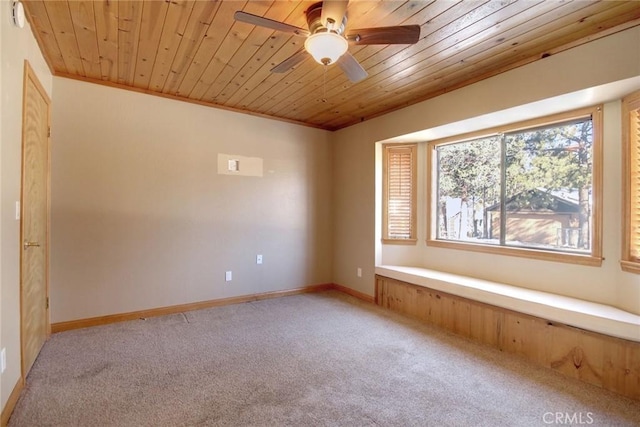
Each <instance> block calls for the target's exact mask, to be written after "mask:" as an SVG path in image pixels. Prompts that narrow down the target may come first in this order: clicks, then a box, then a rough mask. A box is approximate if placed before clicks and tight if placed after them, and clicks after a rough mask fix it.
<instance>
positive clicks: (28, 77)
mask: <svg viewBox="0 0 640 427" xmlns="http://www.w3.org/2000/svg"><path fill="white" fill-rule="evenodd" d="M29 81H31V82H32V83H33V85H34V86H35V89H36V90H37V91H38V94H39V95H40V96H42V98H43V99H44V100H45V102H46V104H47V128H48V130H49V132H48V135H47V162H46V165H47V184H46V187H47V188H46V197H47V204H46V206H47V208H46V209H47V220H46V227H47V231H46V233H45V236H46V237H45V244H44V250H45V253H44V260H45V261H44V262H45V293H46V295H45V297H46V298H47V305H46V316H45V317H46V322H47V324H46V331H47V337H46V338H47V339H48V338H49V336H50V335H51V319H50V314H49V313H50V311H49V303H48V301H49V243H50V240H51V239H50V233H51V98H49V95H48V94H47V91H46V90H45V89H44V86H42V83H40V80H39V79H38V76H37V75H36V73H35V71H34V70H33V68H32V67H31V64H30V63H29V61H28V60H26V59H25V61H24V74H23V85H22V122H21V125H22V132H21V138H22V141H21V143H22V148H21V150H22V156H21V162H22V164H21V170H20V241H19V242H18V244H19V250H20V372H21V375H22V380H23V381H25V380H26V378H27V374H28V372H25V366H24V355H25V351H24V345H25V331H24V325H23V322H22V315H23V312H24V307H23V298H22V295H23V279H24V278H23V273H22V272H23V262H24V248H23V246H22V245H23V242H24V238H25V236H24V235H23V232H24V229H23V221H24V185H25V154H26V153H25V139H26V126H25V123H26V121H27V114H26V106H27V86H28V82H29Z"/></svg>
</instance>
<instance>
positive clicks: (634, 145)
mask: <svg viewBox="0 0 640 427" xmlns="http://www.w3.org/2000/svg"><path fill="white" fill-rule="evenodd" d="M622 136H623V143H624V150H623V158H624V163H623V171H624V176H623V183H624V187H623V198H624V212H623V226H624V229H623V246H622V261H621V264H622V269H623V270H625V271H630V272H634V273H640V92H635V93H633V94H631V95H629V96H627V97H625V98H624V99H623V100H622Z"/></svg>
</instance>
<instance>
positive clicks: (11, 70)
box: [0, 0, 52, 408]
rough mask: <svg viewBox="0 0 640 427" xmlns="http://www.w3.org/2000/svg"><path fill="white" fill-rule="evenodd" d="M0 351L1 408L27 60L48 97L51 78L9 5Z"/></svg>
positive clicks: (16, 283) (0, 5)
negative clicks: (0, 354)
mask: <svg viewBox="0 0 640 427" xmlns="http://www.w3.org/2000/svg"><path fill="white" fill-rule="evenodd" d="M0 40H1V41H0V43H1V46H0V59H1V60H0V66H1V67H2V70H1V74H0V78H1V84H0V94H1V96H2V99H1V102H0V203H1V207H2V209H0V237H1V239H0V253H1V255H2V256H1V257H0V295H1V301H0V328H1V331H0V348H6V351H7V370H6V371H5V372H4V374H2V376H1V380H2V381H1V384H0V402H1V406H2V408H4V406H5V403H6V401H7V399H8V398H9V394H10V393H11V391H12V390H13V388H14V386H15V385H16V382H17V381H18V380H19V379H20V375H21V373H20V221H17V220H16V219H15V216H14V212H15V202H16V201H17V200H20V176H21V163H22V160H21V159H22V133H21V132H22V87H23V85H22V81H23V71H24V60H25V59H27V60H29V63H30V64H31V66H32V68H33V69H34V70H35V73H36V75H37V76H38V79H39V80H40V82H41V83H42V85H43V86H44V88H45V90H46V91H47V93H48V94H49V95H50V96H51V93H52V91H51V87H52V76H51V73H50V71H49V68H48V67H47V65H46V63H45V61H44V59H43V57H42V54H41V53H40V49H39V48H38V45H37V43H36V41H35V38H34V37H33V34H32V33H31V29H30V27H29V24H27V25H26V26H25V27H24V28H22V29H19V28H17V27H15V26H13V25H12V24H11V2H10V1H6V0H3V1H1V2H0Z"/></svg>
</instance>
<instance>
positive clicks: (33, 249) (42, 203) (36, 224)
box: [20, 61, 51, 378]
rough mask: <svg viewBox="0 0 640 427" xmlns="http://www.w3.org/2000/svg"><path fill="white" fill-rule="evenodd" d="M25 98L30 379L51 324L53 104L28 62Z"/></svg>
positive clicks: (24, 280) (23, 291)
mask: <svg viewBox="0 0 640 427" xmlns="http://www.w3.org/2000/svg"><path fill="white" fill-rule="evenodd" d="M23 90H24V91H23V101H22V196H21V198H22V201H21V206H22V209H21V210H22V215H21V232H20V234H21V257H20V317H21V318H20V325H21V330H20V333H21V343H22V344H21V346H22V375H23V378H26V376H27V374H28V373H29V370H30V369H31V366H32V365H33V362H34V361H35V360H36V357H38V354H39V353H40V349H41V348H42V346H43V345H44V342H45V341H46V340H47V337H48V336H49V334H50V331H51V329H50V325H49V286H48V284H49V274H48V271H49V265H48V264H49V262H48V260H49V135H50V131H49V129H50V127H49V126H50V122H49V105H50V103H51V102H50V100H49V97H48V96H47V93H46V91H45V90H44V88H43V87H42V85H41V84H40V82H39V81H38V79H37V77H36V75H35V73H34V72H33V70H32V69H31V66H30V65H29V63H28V62H27V61H25V65H24V89H23Z"/></svg>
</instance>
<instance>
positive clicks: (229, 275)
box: [224, 271, 233, 282]
mask: <svg viewBox="0 0 640 427" xmlns="http://www.w3.org/2000/svg"><path fill="white" fill-rule="evenodd" d="M232 277H233V275H232V273H231V272H230V271H226V272H225V273H224V281H225V282H230V281H231V279H232Z"/></svg>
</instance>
